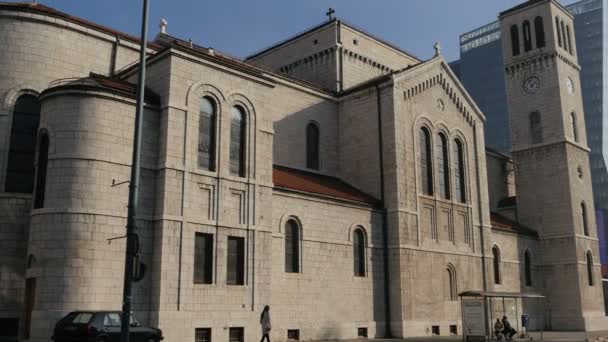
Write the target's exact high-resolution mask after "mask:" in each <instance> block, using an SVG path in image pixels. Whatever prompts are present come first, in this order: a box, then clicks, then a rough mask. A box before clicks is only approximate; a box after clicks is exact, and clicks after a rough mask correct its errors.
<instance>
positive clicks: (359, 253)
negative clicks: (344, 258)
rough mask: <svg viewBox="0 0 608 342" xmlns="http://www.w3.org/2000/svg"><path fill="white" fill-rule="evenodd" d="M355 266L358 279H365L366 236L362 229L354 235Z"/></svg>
mask: <svg viewBox="0 0 608 342" xmlns="http://www.w3.org/2000/svg"><path fill="white" fill-rule="evenodd" d="M353 263H354V264H353V266H354V271H355V276H356V277H365V234H364V233H363V230H361V228H357V229H355V232H354V233H353Z"/></svg>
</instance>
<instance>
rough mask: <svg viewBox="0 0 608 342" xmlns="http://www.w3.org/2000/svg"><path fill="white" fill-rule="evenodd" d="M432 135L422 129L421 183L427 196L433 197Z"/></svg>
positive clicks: (425, 129)
mask: <svg viewBox="0 0 608 342" xmlns="http://www.w3.org/2000/svg"><path fill="white" fill-rule="evenodd" d="M431 156H432V154H431V133H430V132H429V130H428V129H427V128H426V127H422V128H420V182H421V186H422V192H423V193H424V194H425V195H433V158H432V157H431Z"/></svg>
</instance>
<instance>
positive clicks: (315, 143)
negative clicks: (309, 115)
mask: <svg viewBox="0 0 608 342" xmlns="http://www.w3.org/2000/svg"><path fill="white" fill-rule="evenodd" d="M306 167H307V168H309V169H313V170H318V169H319V126H317V124H315V123H314V122H311V123H309V124H308V126H306Z"/></svg>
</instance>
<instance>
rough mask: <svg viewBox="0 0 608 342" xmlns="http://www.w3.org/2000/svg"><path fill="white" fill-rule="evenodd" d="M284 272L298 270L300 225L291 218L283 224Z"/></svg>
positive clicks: (295, 271) (296, 271)
mask: <svg viewBox="0 0 608 342" xmlns="http://www.w3.org/2000/svg"><path fill="white" fill-rule="evenodd" d="M285 272H289V273H298V272H300V227H299V226H298V223H297V222H296V221H295V220H293V219H291V220H289V221H287V223H286V224H285Z"/></svg>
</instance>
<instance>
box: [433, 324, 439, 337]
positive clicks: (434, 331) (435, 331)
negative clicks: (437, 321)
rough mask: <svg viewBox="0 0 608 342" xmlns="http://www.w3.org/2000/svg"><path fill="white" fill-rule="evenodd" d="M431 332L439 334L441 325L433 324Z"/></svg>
mask: <svg viewBox="0 0 608 342" xmlns="http://www.w3.org/2000/svg"><path fill="white" fill-rule="evenodd" d="M431 332H432V333H433V335H435V336H439V333H440V331H439V326H438V325H433V326H432V327H431Z"/></svg>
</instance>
